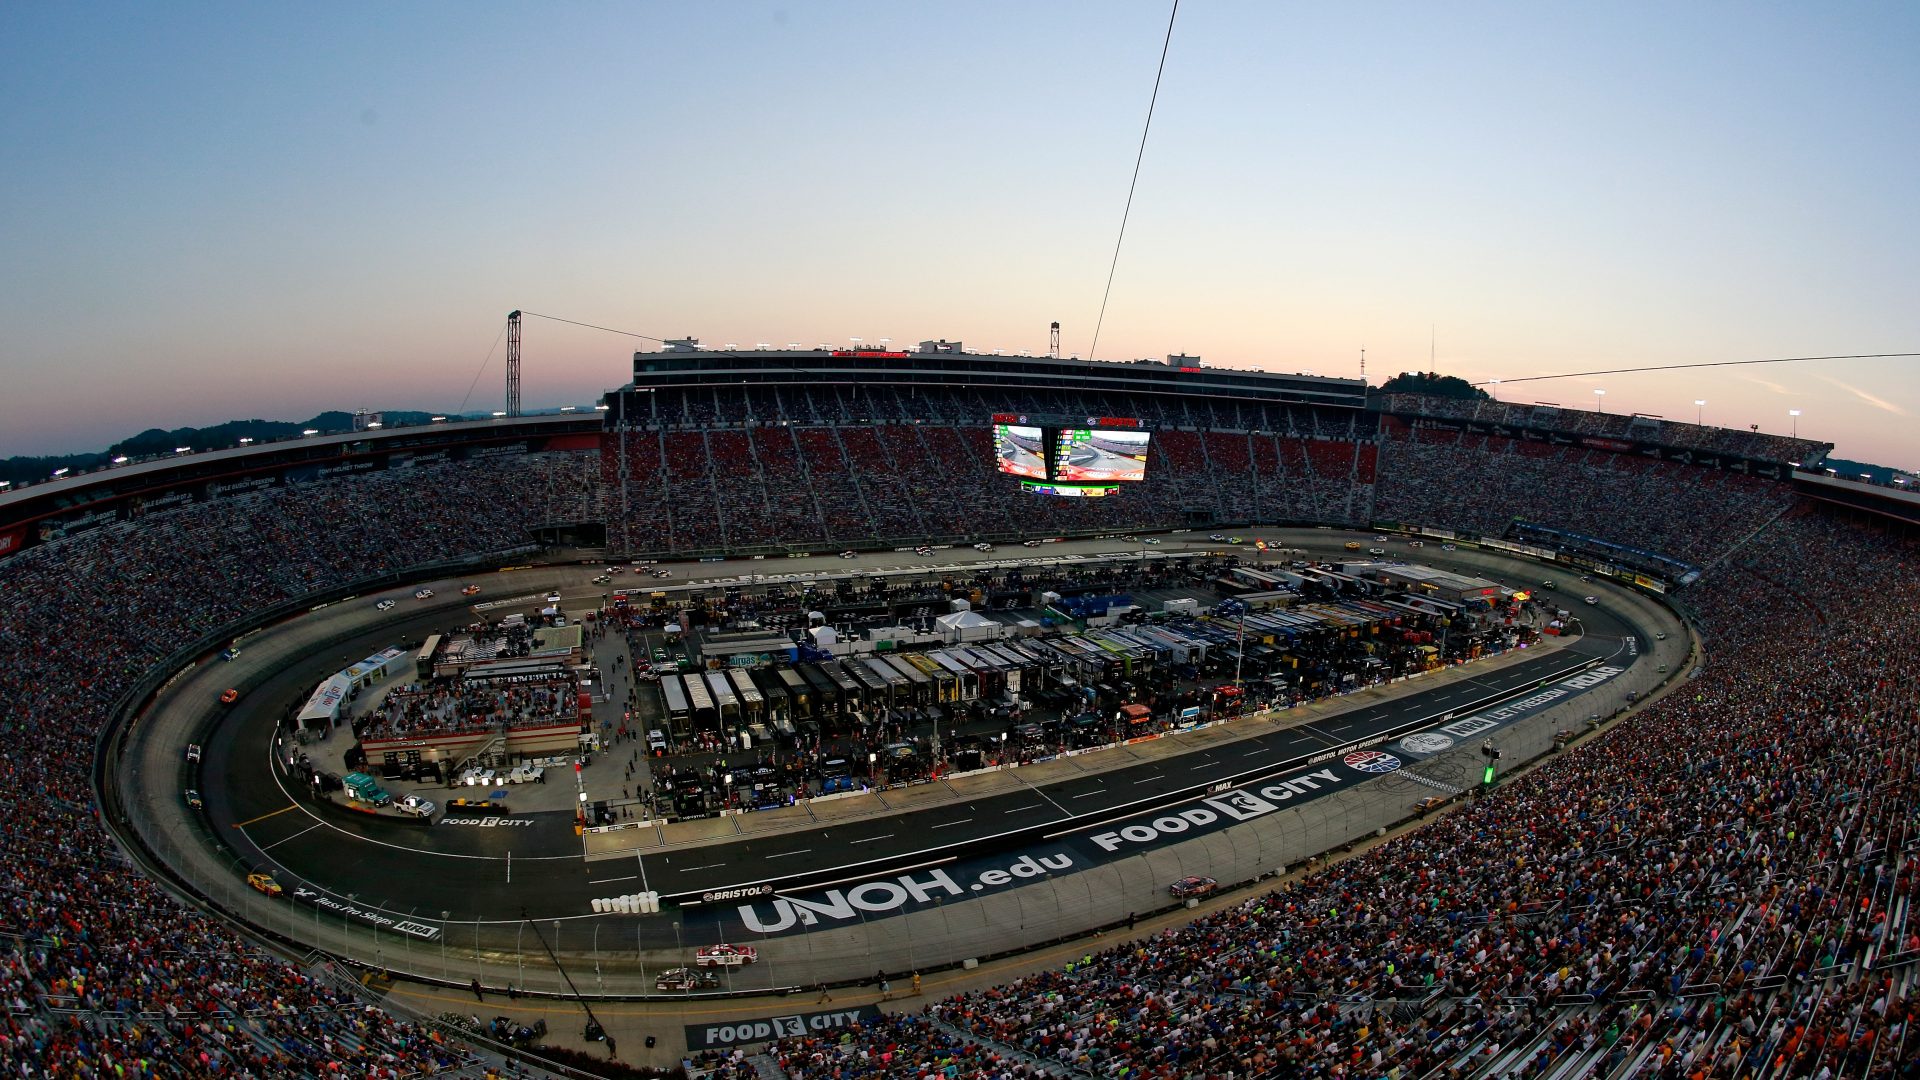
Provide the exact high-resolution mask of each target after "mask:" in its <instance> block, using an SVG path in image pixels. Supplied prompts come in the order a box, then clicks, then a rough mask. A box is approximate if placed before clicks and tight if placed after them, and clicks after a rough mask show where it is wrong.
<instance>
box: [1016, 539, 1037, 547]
mask: <svg viewBox="0 0 1920 1080" xmlns="http://www.w3.org/2000/svg"><path fill="white" fill-rule="evenodd" d="M1020 546H1021V547H1039V546H1040V541H1038V540H1022V541H1020Z"/></svg>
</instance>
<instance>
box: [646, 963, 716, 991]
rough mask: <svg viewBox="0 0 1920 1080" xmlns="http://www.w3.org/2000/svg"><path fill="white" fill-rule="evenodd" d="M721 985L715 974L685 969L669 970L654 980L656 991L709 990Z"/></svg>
mask: <svg viewBox="0 0 1920 1080" xmlns="http://www.w3.org/2000/svg"><path fill="white" fill-rule="evenodd" d="M719 985H720V980H719V979H716V978H714V976H713V972H711V971H697V970H695V969H693V968H684V967H677V968H668V969H667V970H665V971H663V972H661V973H660V975H659V977H658V978H656V979H654V980H653V988H654V989H655V990H708V989H711V988H713V987H716V986H719Z"/></svg>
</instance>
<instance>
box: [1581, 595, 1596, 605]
mask: <svg viewBox="0 0 1920 1080" xmlns="http://www.w3.org/2000/svg"><path fill="white" fill-rule="evenodd" d="M1580 602H1581V603H1583V604H1597V603H1599V602H1600V598H1599V597H1597V596H1583V597H1581V598H1580Z"/></svg>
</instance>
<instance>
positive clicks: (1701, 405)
mask: <svg viewBox="0 0 1920 1080" xmlns="http://www.w3.org/2000/svg"><path fill="white" fill-rule="evenodd" d="M1706 410H1707V399H1706V398H1694V399H1693V426H1695V427H1705V426H1706V421H1705V416H1706Z"/></svg>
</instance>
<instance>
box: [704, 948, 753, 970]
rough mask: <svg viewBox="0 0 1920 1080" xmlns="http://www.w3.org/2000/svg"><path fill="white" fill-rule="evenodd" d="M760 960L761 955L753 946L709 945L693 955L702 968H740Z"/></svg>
mask: <svg viewBox="0 0 1920 1080" xmlns="http://www.w3.org/2000/svg"><path fill="white" fill-rule="evenodd" d="M758 959H760V953H759V951H758V950H756V949H755V948H754V947H753V946H751V945H709V946H707V947H706V948H704V949H701V950H700V951H699V952H697V953H694V954H693V962H694V963H695V964H697V965H699V966H700V967H739V966H740V965H742V964H751V963H753V962H754V961H755V960H758Z"/></svg>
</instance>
